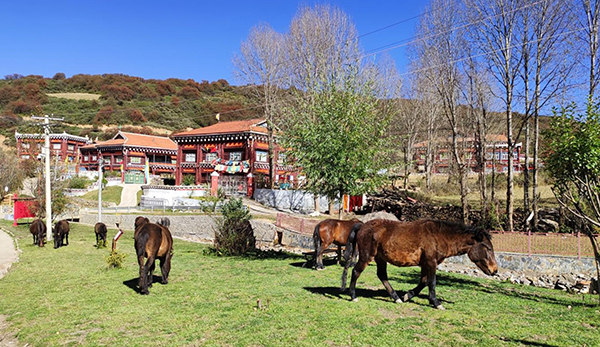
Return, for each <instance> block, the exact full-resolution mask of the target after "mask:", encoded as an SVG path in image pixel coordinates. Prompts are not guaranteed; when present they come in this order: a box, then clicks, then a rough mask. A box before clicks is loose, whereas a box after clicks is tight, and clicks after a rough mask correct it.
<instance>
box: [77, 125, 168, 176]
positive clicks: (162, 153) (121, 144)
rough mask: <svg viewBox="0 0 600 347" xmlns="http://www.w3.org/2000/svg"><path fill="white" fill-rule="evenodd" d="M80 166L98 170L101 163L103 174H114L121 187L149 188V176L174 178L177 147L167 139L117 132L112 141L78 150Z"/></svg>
mask: <svg viewBox="0 0 600 347" xmlns="http://www.w3.org/2000/svg"><path fill="white" fill-rule="evenodd" d="M80 152H81V160H80V166H81V168H84V169H86V170H98V162H99V160H100V159H102V165H103V166H104V170H105V172H107V171H108V172H113V173H114V172H117V173H120V175H121V181H122V182H124V183H139V184H144V183H145V184H148V183H149V181H150V175H154V176H160V177H162V178H167V179H168V178H173V177H174V174H175V171H176V170H175V164H176V155H177V144H176V143H175V142H173V141H172V140H171V139H169V138H168V137H162V136H153V135H142V134H135V133H129V132H122V131H119V133H117V135H115V136H114V137H113V138H112V139H110V140H108V141H104V142H98V143H94V144H90V145H87V146H83V147H81V148H80Z"/></svg>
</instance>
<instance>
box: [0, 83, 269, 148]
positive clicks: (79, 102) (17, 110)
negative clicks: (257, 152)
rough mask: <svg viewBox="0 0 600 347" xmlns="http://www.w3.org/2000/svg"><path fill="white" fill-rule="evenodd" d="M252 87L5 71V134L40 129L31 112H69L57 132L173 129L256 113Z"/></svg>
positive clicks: (1, 109) (9, 140)
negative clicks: (32, 120) (216, 116)
mask: <svg viewBox="0 0 600 347" xmlns="http://www.w3.org/2000/svg"><path fill="white" fill-rule="evenodd" d="M256 105H257V102H256V100H255V99H254V98H253V94H252V91H251V90H250V89H249V88H248V87H237V86H231V85H230V84H229V83H228V82H227V81H226V80H219V81H215V82H208V81H202V82H196V81H194V80H191V79H190V80H181V79H174V78H170V79H167V80H164V81H161V80H145V79H143V78H139V77H131V76H127V75H120V74H105V75H75V76H73V77H71V78H65V76H64V74H61V73H58V74H56V75H55V76H54V77H53V78H44V77H42V76H21V75H12V76H6V77H5V79H3V80H0V135H4V136H6V140H5V141H4V142H5V145H9V146H11V145H14V132H15V131H18V132H21V133H26V132H40V131H41V129H40V128H39V126H37V125H36V123H34V122H31V121H30V119H29V117H30V116H31V115H43V114H48V115H50V114H53V115H54V116H55V117H64V119H65V121H64V123H63V124H60V125H56V126H54V127H53V128H52V131H53V132H62V131H66V132H69V133H71V134H74V135H80V136H85V135H88V136H90V137H91V138H96V137H98V138H99V139H100V140H105V139H108V138H110V137H112V136H113V135H114V134H115V133H116V132H117V131H118V128H119V126H121V127H122V129H124V130H130V131H137V132H141V133H154V134H157V135H158V134H160V135H165V134H170V133H172V132H174V131H179V130H184V129H187V128H198V127H202V126H206V125H210V124H213V123H214V122H215V121H216V120H215V114H217V113H220V114H221V120H236V119H244V118H252V117H256V116H257V115H258V114H260V112H261V109H260V107H257V106H256Z"/></svg>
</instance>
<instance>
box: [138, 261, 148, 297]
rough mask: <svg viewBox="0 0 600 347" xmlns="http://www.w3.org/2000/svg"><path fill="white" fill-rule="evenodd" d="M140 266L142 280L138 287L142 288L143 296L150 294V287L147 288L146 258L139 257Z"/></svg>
mask: <svg viewBox="0 0 600 347" xmlns="http://www.w3.org/2000/svg"><path fill="white" fill-rule="evenodd" d="M138 264H139V266H140V279H139V281H138V287H139V288H140V293H141V294H148V287H147V286H146V283H147V281H146V280H147V277H148V271H147V269H146V265H145V264H144V256H143V255H142V256H139V257H138Z"/></svg>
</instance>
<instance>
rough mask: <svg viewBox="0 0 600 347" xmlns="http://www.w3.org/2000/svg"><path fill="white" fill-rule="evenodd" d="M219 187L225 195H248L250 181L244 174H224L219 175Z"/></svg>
mask: <svg viewBox="0 0 600 347" xmlns="http://www.w3.org/2000/svg"><path fill="white" fill-rule="evenodd" d="M219 188H220V189H221V190H222V191H223V193H225V195H246V193H247V192H248V182H247V179H246V177H244V176H238V175H222V176H221V177H219Z"/></svg>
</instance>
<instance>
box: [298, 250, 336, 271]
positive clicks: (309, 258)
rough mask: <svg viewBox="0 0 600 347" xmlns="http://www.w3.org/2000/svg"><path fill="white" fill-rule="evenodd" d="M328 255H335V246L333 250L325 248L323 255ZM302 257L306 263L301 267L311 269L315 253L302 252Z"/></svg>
mask: <svg viewBox="0 0 600 347" xmlns="http://www.w3.org/2000/svg"><path fill="white" fill-rule="evenodd" d="M329 253H333V254H336V255H337V246H335V247H333V248H327V249H326V250H324V251H323V255H325V254H329ZM302 255H303V256H304V258H305V259H306V262H305V263H304V264H303V265H302V267H311V266H312V265H314V263H315V258H316V252H315V251H311V252H302ZM340 260H341V259H340Z"/></svg>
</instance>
